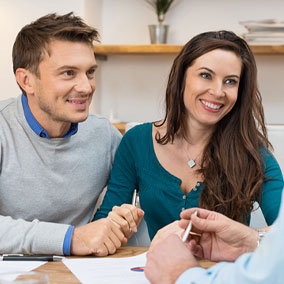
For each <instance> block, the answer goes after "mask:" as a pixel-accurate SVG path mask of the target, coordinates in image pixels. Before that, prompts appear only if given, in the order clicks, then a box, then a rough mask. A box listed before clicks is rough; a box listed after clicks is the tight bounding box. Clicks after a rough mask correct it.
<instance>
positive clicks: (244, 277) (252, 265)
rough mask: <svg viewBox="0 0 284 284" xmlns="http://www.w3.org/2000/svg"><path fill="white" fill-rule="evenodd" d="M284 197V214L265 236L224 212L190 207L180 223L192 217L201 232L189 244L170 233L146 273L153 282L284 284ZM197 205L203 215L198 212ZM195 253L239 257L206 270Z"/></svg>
mask: <svg viewBox="0 0 284 284" xmlns="http://www.w3.org/2000/svg"><path fill="white" fill-rule="evenodd" d="M283 199H284V194H283V195H282V203H281V208H280V213H279V216H278V218H277V219H276V221H275V223H274V224H273V225H272V227H271V229H270V230H269V232H267V234H266V235H265V236H264V237H263V239H262V240H261V241H260V239H259V235H258V233H257V231H255V230H253V229H252V228H250V227H247V226H245V225H242V224H240V223H238V222H235V221H233V220H231V219H229V218H227V217H225V216H224V215H222V214H220V213H216V212H213V211H208V210H205V209H198V208H195V209H188V210H185V211H184V212H182V213H181V218H184V220H181V221H180V226H181V227H182V228H185V227H186V225H187V223H188V219H190V218H191V220H192V224H193V227H194V232H195V233H198V234H200V235H201V236H200V237H196V236H194V237H195V238H198V240H197V239H190V240H189V242H188V243H183V242H182V241H181V239H180V238H179V237H178V236H177V235H170V236H168V237H167V238H166V239H164V240H163V241H161V242H159V243H157V244H156V245H155V246H153V247H152V248H151V249H150V250H149V252H148V254H147V264H146V267H145V275H146V277H147V278H148V279H149V280H150V282H151V283H153V284H155V283H163V284H169V283H177V284H183V283H184V284H188V283H191V284H203V283H204V284H240V283H241V284H256V283H257V284H271V283H273V284H282V283H283V282H284V275H283V267H284V246H283V240H282V239H283V234H284V200H283ZM195 210H197V211H198V217H196V216H194V215H193V212H194V211H195ZM191 238H192V237H191ZM258 244H259V246H258ZM255 249H256V250H255ZM254 250H255V251H254ZM253 251H254V252H253ZM194 254H195V255H197V256H200V257H203V258H207V259H209V260H213V261H235V262H220V263H218V264H216V265H214V266H212V267H211V268H209V269H207V270H206V269H203V268H201V267H199V264H198V262H197V260H196V258H195V257H194Z"/></svg>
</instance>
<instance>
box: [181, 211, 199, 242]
mask: <svg viewBox="0 0 284 284" xmlns="http://www.w3.org/2000/svg"><path fill="white" fill-rule="evenodd" d="M193 214H194V215H195V216H197V210H195V211H194V213H193ZM191 228H192V222H191V220H190V221H189V223H188V225H187V227H186V229H185V232H184V234H183V237H182V241H183V242H184V243H185V242H186V240H187V238H188V235H189V234H190V231H191Z"/></svg>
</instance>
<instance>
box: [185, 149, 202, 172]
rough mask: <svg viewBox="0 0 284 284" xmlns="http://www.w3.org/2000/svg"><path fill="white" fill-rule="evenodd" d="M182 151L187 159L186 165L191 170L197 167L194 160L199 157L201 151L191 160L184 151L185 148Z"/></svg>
mask: <svg viewBox="0 0 284 284" xmlns="http://www.w3.org/2000/svg"><path fill="white" fill-rule="evenodd" d="M183 150H184V152H185V153H186V156H187V159H188V161H187V165H188V166H189V167H190V168H191V169H192V168H194V167H195V166H196V165H197V163H196V159H197V158H198V157H199V156H200V154H201V153H202V151H201V152H200V153H199V154H198V155H197V156H196V157H195V158H194V159H192V158H190V157H189V155H188V153H187V151H186V150H185V148H183Z"/></svg>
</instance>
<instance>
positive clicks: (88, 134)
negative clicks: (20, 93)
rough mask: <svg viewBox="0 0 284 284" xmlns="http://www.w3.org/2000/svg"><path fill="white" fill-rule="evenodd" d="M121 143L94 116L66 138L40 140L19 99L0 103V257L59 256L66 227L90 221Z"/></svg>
mask: <svg viewBox="0 0 284 284" xmlns="http://www.w3.org/2000/svg"><path fill="white" fill-rule="evenodd" d="M120 139H121V135H120V133H119V132H118V131H117V130H116V129H115V128H114V127H113V126H112V125H111V124H110V123H109V121H108V120H107V119H105V118H103V117H99V116H96V115H89V117H88V119H87V120H86V121H84V122H82V123H79V129H78V132H77V133H76V134H75V135H73V136H71V137H69V138H54V139H46V138H41V137H39V136H38V135H36V134H35V133H34V132H33V130H32V129H31V128H30V126H29V125H28V123H27V121H26V119H25V116H24V112H23V107H22V103H21V97H18V98H17V99H9V100H6V101H2V102H0V254H2V253H42V254H63V241H64V237H65V233H66V231H67V229H68V227H69V225H70V224H71V225H76V226H78V225H83V224H86V223H88V222H89V221H90V218H91V217H92V213H93V210H94V207H95V205H96V202H97V199H98V196H99V194H100V193H101V191H102V189H103V188H104V187H105V185H106V184H107V181H108V178H109V173H110V170H111V166H112V163H113V159H114V154H115V152H116V149H117V147H118V144H119V142H120Z"/></svg>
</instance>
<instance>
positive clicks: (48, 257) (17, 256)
mask: <svg viewBox="0 0 284 284" xmlns="http://www.w3.org/2000/svg"><path fill="white" fill-rule="evenodd" d="M62 259H64V257H62V256H57V255H24V254H3V255H2V256H0V261H61V260H62Z"/></svg>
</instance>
